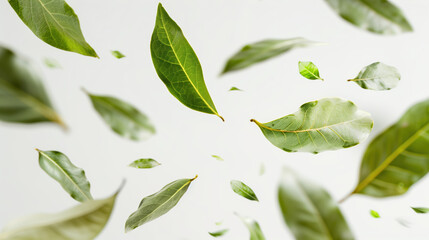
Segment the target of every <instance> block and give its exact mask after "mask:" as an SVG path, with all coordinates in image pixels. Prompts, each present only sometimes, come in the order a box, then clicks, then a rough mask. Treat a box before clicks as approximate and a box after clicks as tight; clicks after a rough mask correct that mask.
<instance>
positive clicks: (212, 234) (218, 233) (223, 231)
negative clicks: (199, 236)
mask: <svg viewBox="0 0 429 240" xmlns="http://www.w3.org/2000/svg"><path fill="white" fill-rule="evenodd" d="M228 231H229V230H228V229H223V230H219V231H216V232H209V234H210V235H211V236H212V237H222V236H223V235H225V234H226V233H227V232H228Z"/></svg>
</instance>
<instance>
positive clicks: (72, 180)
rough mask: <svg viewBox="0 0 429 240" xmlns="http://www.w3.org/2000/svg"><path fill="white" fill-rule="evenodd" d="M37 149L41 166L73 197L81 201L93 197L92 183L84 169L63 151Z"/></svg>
mask: <svg viewBox="0 0 429 240" xmlns="http://www.w3.org/2000/svg"><path fill="white" fill-rule="evenodd" d="M36 150H37V151H38V152H39V165H40V167H41V168H42V169H43V170H44V171H45V172H46V173H47V174H48V175H49V176H51V177H52V178H53V179H55V180H56V181H57V182H58V183H60V184H61V186H62V187H63V188H64V190H66V192H68V193H69V194H70V196H71V197H72V198H73V199H75V200H77V201H79V202H84V201H87V200H92V199H93V198H92V196H91V192H90V184H89V181H88V179H87V178H86V176H85V171H84V170H83V169H81V168H78V167H76V166H75V165H74V164H73V163H72V162H71V161H70V160H69V158H68V157H67V156H66V155H64V154H63V153H61V152H57V151H42V150H39V149H36Z"/></svg>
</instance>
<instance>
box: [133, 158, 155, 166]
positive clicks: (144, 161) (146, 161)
mask: <svg viewBox="0 0 429 240" xmlns="http://www.w3.org/2000/svg"><path fill="white" fill-rule="evenodd" d="M159 165H161V163H159V162H157V161H156V160H155V159H152V158H141V159H138V160H135V161H134V162H132V163H131V164H130V167H133V168H154V167H157V166H159Z"/></svg>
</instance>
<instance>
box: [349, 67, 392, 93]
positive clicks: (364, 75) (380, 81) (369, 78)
mask: <svg viewBox="0 0 429 240" xmlns="http://www.w3.org/2000/svg"><path fill="white" fill-rule="evenodd" d="M399 80H401V74H399V72H398V69H396V68H395V67H392V66H388V65H386V64H384V63H380V62H375V63H373V64H370V65H368V66H366V67H364V68H363V69H362V70H361V71H360V72H359V74H358V76H357V77H356V78H354V79H349V80H348V81H349V82H350V81H351V82H355V83H357V84H358V85H359V86H361V87H362V88H363V89H371V90H378V91H382V90H390V89H392V88H394V87H396V86H397V85H398V83H399Z"/></svg>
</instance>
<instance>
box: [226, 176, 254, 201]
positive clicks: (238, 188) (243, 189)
mask: <svg viewBox="0 0 429 240" xmlns="http://www.w3.org/2000/svg"><path fill="white" fill-rule="evenodd" d="M231 188H232V190H233V191H234V192H235V193H237V194H238V195H240V196H242V197H244V198H247V199H249V200H252V201H259V200H258V198H257V197H256V194H255V193H254V192H253V190H252V189H251V188H250V187H249V186H247V185H246V184H244V183H243V182H240V181H237V180H232V181H231Z"/></svg>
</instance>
